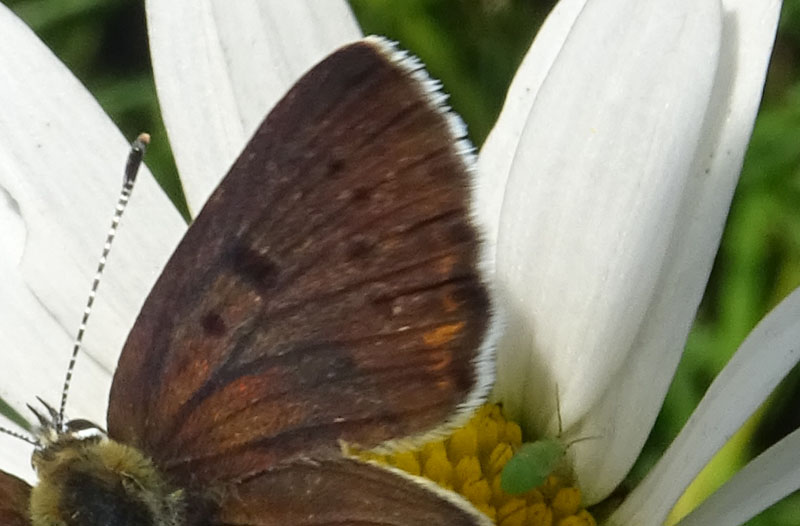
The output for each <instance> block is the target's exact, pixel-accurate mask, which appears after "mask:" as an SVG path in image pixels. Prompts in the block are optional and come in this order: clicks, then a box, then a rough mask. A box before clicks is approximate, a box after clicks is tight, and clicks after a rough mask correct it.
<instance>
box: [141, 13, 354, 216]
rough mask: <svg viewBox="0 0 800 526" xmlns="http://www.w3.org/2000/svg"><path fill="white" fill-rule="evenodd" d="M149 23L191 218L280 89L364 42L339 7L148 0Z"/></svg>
mask: <svg viewBox="0 0 800 526" xmlns="http://www.w3.org/2000/svg"><path fill="white" fill-rule="evenodd" d="M147 26H148V34H149V37H150V52H151V55H152V61H153V72H154V74H155V78H156V87H157V89H158V98H159V100H160V102H161V110H162V113H163V115H164V121H165V123H166V126H167V130H168V131H169V136H170V143H171V145H172V151H173V153H174V154H175V161H176V162H177V164H178V168H179V169H180V173H181V178H182V181H183V185H184V190H185V192H186V198H187V201H188V203H189V206H190V207H191V209H192V210H193V211H194V212H195V213H196V212H197V211H199V209H200V207H201V206H202V205H203V203H204V202H205V200H206V198H207V197H208V195H209V194H210V193H211V191H212V190H213V189H214V188H215V187H216V185H217V183H218V182H219V181H220V179H221V178H222V176H223V175H224V174H225V173H226V172H227V170H228V167H229V166H230V165H231V163H232V162H233V161H234V159H235V158H236V156H237V155H239V152H240V151H241V149H242V147H243V146H244V143H245V142H246V141H247V139H249V138H250V135H252V133H253V132H254V131H255V129H256V126H258V124H259V123H260V122H261V121H262V120H263V118H264V116H265V115H266V114H267V112H268V110H269V109H270V108H272V106H273V105H274V104H275V103H276V102H277V101H278V100H279V99H280V97H282V96H283V94H284V93H285V92H286V90H287V89H288V88H289V87H291V85H292V84H294V82H295V81H296V80H297V79H298V78H299V77H300V76H301V75H302V74H303V73H304V72H305V71H306V70H307V69H309V68H310V67H311V66H312V65H314V64H315V63H316V62H318V61H319V60H320V59H322V58H323V57H325V56H326V55H328V54H329V53H330V52H331V51H333V50H334V49H335V48H337V47H339V46H341V45H343V44H345V43H347V42H350V41H352V40H355V39H357V38H360V36H361V32H360V30H359V28H358V25H357V23H356V21H355V18H353V16H352V13H351V12H350V9H349V7H348V6H347V4H345V3H344V2H341V1H339V0H329V1H326V2H308V1H300V0H292V1H291V2H287V1H285V0H268V1H262V2H256V1H253V0H248V1H237V2H225V1H219V0H201V1H197V0H148V1H147ZM199 145H202V148H200V147H198V146H199Z"/></svg>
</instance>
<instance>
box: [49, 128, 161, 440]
mask: <svg viewBox="0 0 800 526" xmlns="http://www.w3.org/2000/svg"><path fill="white" fill-rule="evenodd" d="M149 143H150V136H149V135H148V134H146V133H142V134H140V135H139V136H138V137H137V138H136V140H135V141H133V143H131V151H130V153H129V154H128V162H127V163H126V164H125V179H124V181H123V184H122V191H121V192H120V194H119V199H118V200H117V207H116V209H115V210H114V217H113V219H112V220H111V228H109V229H108V235H107V236H106V242H105V244H104V245H103V253H102V254H101V255H100V261H99V262H98V263H97V270H96V271H95V273H94V279H93V280H92V288H91V290H90V291H89V299H88V300H87V301H86V308H85V309H83V318H82V319H81V324H80V325H79V326H78V334H77V336H76V337H75V343H74V345H73V346H72V357H71V358H70V360H69V366H68V367H67V376H66V378H65V379H64V388H63V389H62V390H61V407H60V408H59V410H58V420H57V421H56V422H54V424H55V426H56V429H57V430H58V431H59V432H61V431H64V409H65V408H66V406H67V395H68V394H69V384H70V382H71V381H72V371H73V369H75V360H76V359H77V358H78V353H79V352H80V349H81V344H82V342H83V334H84V332H86V322H87V321H88V320H89V315H90V314H91V313H92V305H94V298H95V295H96V294H97V288H98V287H99V286H100V277H101V276H102V275H103V271H104V270H105V268H106V258H107V257H108V253H109V252H111V243H113V241H114V237H115V236H116V235H117V228H118V227H119V221H120V219H121V218H122V214H123V213H124V212H125V207H126V206H127V205H128V200H129V199H130V197H131V193H132V192H133V185H134V183H135V182H136V174H137V173H138V171H139V166H140V165H141V164H142V157H144V151H145V149H147V145H148V144H149Z"/></svg>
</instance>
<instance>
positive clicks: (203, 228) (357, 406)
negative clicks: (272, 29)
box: [0, 38, 497, 526]
mask: <svg viewBox="0 0 800 526" xmlns="http://www.w3.org/2000/svg"><path fill="white" fill-rule="evenodd" d="M436 89H437V85H436V84H435V83H434V82H432V81H431V80H430V79H429V78H428V77H427V74H426V73H425V72H424V70H423V68H422V65H421V64H420V63H419V62H418V61H416V60H412V59H410V58H409V57H407V55H405V54H403V53H400V52H398V51H396V50H395V49H394V47H393V46H392V45H390V44H389V43H387V42H386V41H385V40H383V39H379V38H366V39H364V40H362V41H360V42H356V43H354V44H351V45H348V46H345V47H344V48H342V49H340V50H338V51H337V52H335V53H333V54H332V55H330V56H329V57H328V58H326V59H325V60H324V61H323V62H321V63H320V64H318V65H317V66H315V67H314V68H313V69H312V70H311V71H310V72H309V73H307V74H306V75H305V76H304V77H303V78H302V79H301V80H300V81H298V83H297V84H296V85H295V86H294V87H293V88H292V89H291V90H290V91H289V93H288V94H287V95H286V96H285V97H284V99H283V100H282V101H281V102H279V103H278V105H277V106H276V107H275V108H274V109H273V110H272V112H271V113H270V114H269V115H268V116H267V118H266V119H265V120H264V122H263V123H262V124H261V126H260V127H259V128H258V130H257V131H256V133H255V135H254V136H253V138H252V139H251V141H250V142H249V144H248V145H247V146H246V147H245V149H244V151H243V152H242V154H241V155H240V157H239V158H238V160H237V161H236V162H235V163H234V165H233V166H232V168H231V170H230V171H229V173H228V175H227V176H226V177H225V179H224V180H223V181H222V183H221V184H220V186H219V187H218V188H217V189H216V191H215V192H214V193H213V194H212V195H211V197H210V198H209V200H208V202H207V203H206V205H205V207H204V208H203V210H202V211H201V212H200V214H199V215H198V217H197V219H196V220H195V221H194V223H193V224H192V225H191V227H190V228H189V230H188V231H187V233H186V235H185V236H184V238H183V240H182V241H181V243H180V244H179V246H178V247H177V249H176V250H175V252H174V253H173V255H172V258H171V259H170V261H169V262H168V263H167V265H166V267H165V269H164V271H163V273H162V275H161V277H160V278H159V280H158V281H157V283H156V284H155V286H154V288H153V289H152V291H151V293H150V295H149V296H148V298H147V300H146V301H145V304H144V306H143V307H142V310H141V312H140V314H139V317H138V319H137V320H136V323H135V324H134V326H133V328H132V330H131V332H130V334H129V336H128V340H127V342H126V344H125V347H124V348H123V351H122V355H121V357H120V360H119V364H118V367H117V370H116V372H115V375H114V381H113V383H112V386H111V394H110V398H109V410H108V433H107V436H100V437H93V438H84V439H82V440H83V441H76V442H72V441H71V440H69V439H70V437H69V436H68V434H67V435H64V436H61V435H59V436H57V437H56V438H55V439H54V441H52V443H45V444H44V447H43V448H42V449H41V450H40V451H37V453H35V455H34V456H35V458H34V464H36V467H37V471H38V472H39V476H40V479H41V482H40V484H39V486H40V487H38V488H37V489H34V490H33V493H34V495H33V497H32V498H31V503H32V505H31V506H30V511H31V512H32V513H31V514H30V516H29V513H28V506H27V503H25V505H24V506H23V505H22V504H21V503H20V499H22V498H24V497H23V496H24V495H25V494H26V492H27V491H29V490H28V488H27V485H26V484H24V483H23V482H22V481H20V480H19V479H16V478H15V477H12V476H10V475H8V474H5V473H0V518H3V517H4V516H8V517H9V521H7V524H8V525H10V526H101V525H102V526H108V525H109V524H113V525H114V526H227V525H232V524H235V525H237V526H273V525H275V526H277V525H284V524H294V525H297V526H303V525H305V526H313V525H319V524H338V525H342V526H344V525H355V524H359V525H363V524H394V525H396V526H406V525H413V524H426V525H445V524H448V525H464V526H467V525H469V526H474V525H488V524H490V521H489V519H488V518H487V517H485V516H484V515H482V514H481V513H479V512H478V511H477V510H476V509H475V508H473V507H472V506H471V505H470V504H468V503H467V502H466V500H464V499H463V498H461V497H459V496H457V495H455V494H453V493H450V492H448V491H445V490H443V489H441V488H438V487H436V486H435V485H433V484H432V483H430V482H426V481H424V480H422V479H419V478H418V477H412V476H410V475H406V474H403V473H400V472H399V471H397V470H391V469H387V468H385V467H381V466H377V465H374V464H371V463H369V462H366V461H361V460H357V459H354V458H349V457H348V456H347V454H346V451H347V448H343V446H347V445H353V446H355V447H356V448H360V449H362V450H365V449H372V450H376V449H377V450H380V449H383V450H395V449H397V448H402V447H408V446H410V445H416V444H420V443H422V442H424V441H425V440H426V439H427V438H428V437H440V436H442V434H443V433H446V432H447V431H449V430H452V429H453V428H454V427H455V426H457V425H460V424H462V423H465V422H466V421H467V420H468V419H469V417H470V413H471V412H472V410H473V409H475V408H476V407H477V406H478V405H480V404H481V403H482V402H483V401H484V400H485V399H486V397H487V395H488V391H489V389H490V387H491V384H492V380H493V356H492V352H493V344H494V340H495V338H496V335H497V332H496V329H495V328H496V324H497V320H496V317H495V315H494V309H493V301H492V298H491V296H490V294H489V289H488V286H487V277H486V276H487V275H488V269H486V268H485V265H486V264H487V262H488V261H489V257H488V255H487V254H486V249H485V247H484V244H483V241H482V232H481V231H480V228H479V226H478V225H476V223H475V219H474V218H475V214H474V210H473V209H472V206H473V198H472V185H473V181H472V174H471V163H472V162H473V160H472V158H471V154H470V153H469V145H468V144H467V143H466V141H465V140H464V137H465V130H464V128H463V126H462V125H461V124H460V121H458V120H457V118H456V117H455V116H454V115H453V114H451V113H449V112H448V110H447V108H446V107H445V106H444V105H443V103H442V101H443V97H442V95H441V94H439V93H438V92H437V91H436ZM62 440H64V442H61V441H62ZM56 445H58V447H55V446H56ZM4 495H10V497H9V498H8V499H7V500H5V501H4V500H3V496H4ZM106 497H107V498H106ZM112 499H113V500H114V502H113V503H111V502H110V501H111V500H112ZM4 514H6V515H4ZM84 518H89V520H83V519H84Z"/></svg>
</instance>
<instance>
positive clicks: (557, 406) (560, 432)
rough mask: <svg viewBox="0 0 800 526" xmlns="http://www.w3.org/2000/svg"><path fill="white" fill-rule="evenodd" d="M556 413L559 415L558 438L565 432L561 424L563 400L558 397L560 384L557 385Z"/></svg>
mask: <svg viewBox="0 0 800 526" xmlns="http://www.w3.org/2000/svg"><path fill="white" fill-rule="evenodd" d="M556 413H557V414H558V436H561V434H562V433H563V432H564V428H563V427H562V423H561V399H560V398H559V397H558V384H556Z"/></svg>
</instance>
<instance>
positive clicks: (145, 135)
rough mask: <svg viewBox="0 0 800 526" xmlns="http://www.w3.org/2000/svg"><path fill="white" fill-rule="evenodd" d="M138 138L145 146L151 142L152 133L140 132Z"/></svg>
mask: <svg viewBox="0 0 800 526" xmlns="http://www.w3.org/2000/svg"><path fill="white" fill-rule="evenodd" d="M136 140H137V141H139V142H140V143H142V144H144V145H145V146H146V145H148V144H150V134H149V133H140V134H139V136H138V137H136Z"/></svg>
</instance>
